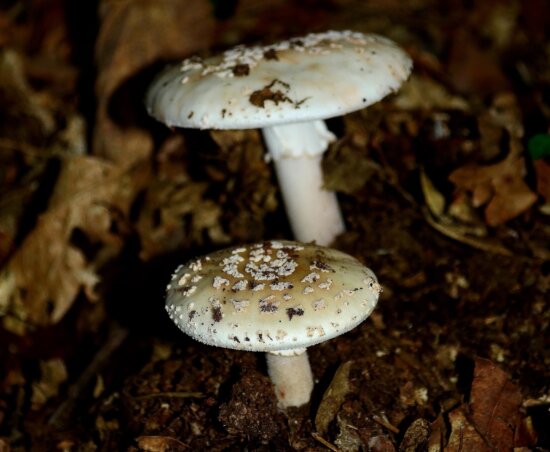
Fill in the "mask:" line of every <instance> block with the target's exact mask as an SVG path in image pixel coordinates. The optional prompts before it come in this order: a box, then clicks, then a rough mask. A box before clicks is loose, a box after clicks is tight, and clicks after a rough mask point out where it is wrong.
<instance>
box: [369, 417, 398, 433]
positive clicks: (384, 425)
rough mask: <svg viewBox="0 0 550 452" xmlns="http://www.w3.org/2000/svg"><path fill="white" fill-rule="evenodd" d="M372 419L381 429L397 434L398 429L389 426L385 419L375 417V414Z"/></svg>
mask: <svg viewBox="0 0 550 452" xmlns="http://www.w3.org/2000/svg"><path fill="white" fill-rule="evenodd" d="M372 419H373V421H374V422H376V423H377V424H380V425H381V426H382V427H384V428H387V429H388V430H389V431H390V432H393V433H399V429H398V428H397V427H396V426H395V425H392V424H390V423H389V421H388V420H387V419H384V418H383V417H380V416H377V415H376V414H375V415H373V416H372Z"/></svg>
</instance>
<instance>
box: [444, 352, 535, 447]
mask: <svg viewBox="0 0 550 452" xmlns="http://www.w3.org/2000/svg"><path fill="white" fill-rule="evenodd" d="M521 401H522V396H521V393H520V391H519V389H518V388H517V386H515V385H514V384H513V383H512V382H511V381H510V379H509V377H508V375H507V374H506V373H505V372H504V371H503V370H501V369H499V368H498V367H497V366H495V365H494V364H493V363H492V362H491V361H489V360H487V359H482V358H478V359H476V362H475V367H474V378H473V381H472V388H471V392H470V402H469V403H468V404H463V405H461V406H460V407H458V408H456V409H454V410H453V411H451V412H450V413H449V423H450V426H451V434H450V437H449V441H448V443H447V446H446V447H445V450H448V451H470V450H475V451H480V452H484V451H493V450H498V451H511V450H512V449H513V448H514V447H522V446H530V445H532V444H528V443H529V442H530V441H532V438H531V437H529V435H521V434H520V433H521V432H522V431H523V430H525V428H524V424H523V415H522V413H521Z"/></svg>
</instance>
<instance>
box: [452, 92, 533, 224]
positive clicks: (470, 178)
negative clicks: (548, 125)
mask: <svg viewBox="0 0 550 452" xmlns="http://www.w3.org/2000/svg"><path fill="white" fill-rule="evenodd" d="M480 132H481V133H482V139H481V145H482V155H484V156H485V157H484V158H485V159H491V158H494V157H495V155H497V154H498V153H499V152H502V153H504V154H505V155H506V157H505V158H503V159H502V160H501V161H499V162H497V163H493V164H484V163H473V164H467V165H465V166H463V167H460V168H457V169H456V170H454V171H453V172H452V173H451V174H450V175H449V180H450V181H451V182H452V183H453V184H454V185H455V186H456V189H457V192H458V194H459V195H460V193H461V192H466V193H468V194H469V195H470V197H471V203H472V205H473V207H480V206H483V205H485V206H486V207H485V221H486V223H487V224H488V225H489V226H498V225H501V224H504V223H506V222H507V221H509V220H511V219H512V218H515V217H517V216H518V215H520V214H521V213H523V212H525V211H526V210H527V209H529V208H530V207H531V206H532V205H533V204H534V203H535V202H536V199H537V197H536V195H535V194H534V193H533V192H532V191H531V190H530V188H529V187H528V185H527V184H526V182H525V180H524V178H525V176H526V172H527V171H526V168H525V159H524V156H523V155H524V149H523V145H522V143H521V139H522V137H523V123H522V120H521V112H520V110H519V106H518V103H517V99H516V98H515V97H514V96H513V95H512V94H509V93H503V94H500V95H498V96H496V97H495V99H494V101H493V105H492V106H491V108H490V109H489V111H488V113H487V114H486V115H484V116H482V118H481V120H480ZM503 132H506V134H505V135H506V137H507V138H508V149H506V150H503V149H502V145H501V141H502V138H501V137H502V136H503Z"/></svg>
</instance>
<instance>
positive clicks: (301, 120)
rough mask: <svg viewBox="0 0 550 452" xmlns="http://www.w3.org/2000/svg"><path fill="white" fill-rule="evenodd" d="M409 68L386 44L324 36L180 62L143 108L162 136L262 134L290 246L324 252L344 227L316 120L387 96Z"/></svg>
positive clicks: (325, 139) (359, 36) (326, 135)
mask: <svg viewBox="0 0 550 452" xmlns="http://www.w3.org/2000/svg"><path fill="white" fill-rule="evenodd" d="M411 67H412V63H411V60H410V58H409V57H408V56H407V54H406V53H405V52H404V51H403V50H401V49H400V48H399V47H397V45H395V44H394V43H393V42H392V41H390V40H388V39H386V38H383V37H381V36H377V35H369V34H363V33H358V32H352V31H328V32H325V33H316V34H309V35H307V36H304V37H301V38H294V39H290V40H288V41H283V42H280V43H278V44H273V45H269V46H266V47H260V46H256V47H243V46H240V47H236V48H233V49H231V50H228V51H226V52H225V53H223V54H222V55H220V56H216V57H212V58H208V59H201V58H197V57H193V58H189V59H187V60H185V61H183V63H182V64H180V65H179V66H176V67H172V68H169V69H168V70H166V71H165V72H163V73H162V74H160V75H159V76H158V77H157V79H156V80H155V81H154V82H153V84H152V85H151V87H150V88H149V90H148V93H147V96H146V106H147V109H148V112H149V114H150V115H152V116H153V117H155V118H156V119H158V120H159V121H162V122H164V123H166V124H167V125H168V126H170V127H172V126H178V127H191V128H200V129H250V128H257V127H260V128H262V133H263V137H264V141H265V144H266V146H267V148H268V151H269V156H270V157H271V158H272V159H273V160H274V162H275V170H276V173H277V177H278V180H279V185H280V188H281V193H282V196H283V200H284V203H285V205H286V211H287V215H288V218H289V221H290V224H291V227H292V230H293V233H294V236H295V238H296V239H297V240H299V241H303V242H309V241H316V242H317V243H318V244H320V245H328V244H329V243H330V242H331V241H332V240H333V239H334V237H335V236H336V235H338V234H339V233H341V232H343V231H344V221H343V218H342V214H341V212H340V208H339V206H338V201H337V199H336V194H335V193H334V192H332V191H327V190H325V189H323V175H322V169H321V158H322V153H323V152H324V151H325V150H326V148H327V146H328V144H329V143H330V142H331V141H333V140H334V135H333V134H332V133H331V132H330V131H329V130H328V129H327V127H326V125H325V123H324V121H323V119H326V118H331V117H335V116H340V115H343V114H345V113H349V112H352V111H355V110H359V109H361V108H364V107H366V106H368V105H371V104H373V103H375V102H377V101H379V100H380V99H382V98H383V97H384V96H386V95H387V94H389V93H391V92H393V91H396V90H397V89H398V88H399V87H400V85H401V84H402V82H403V81H404V80H405V79H407V77H408V76H409V74H410V71H411Z"/></svg>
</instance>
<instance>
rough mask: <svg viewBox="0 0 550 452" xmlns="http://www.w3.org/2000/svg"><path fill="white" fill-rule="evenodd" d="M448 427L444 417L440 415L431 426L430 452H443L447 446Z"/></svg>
mask: <svg viewBox="0 0 550 452" xmlns="http://www.w3.org/2000/svg"><path fill="white" fill-rule="evenodd" d="M446 430H447V427H446V425H445V420H444V419H443V416H442V415H439V416H438V417H437V419H436V420H435V421H433V422H432V423H431V425H430V438H429V440H428V452H441V451H442V450H443V446H444V444H445V435H446Z"/></svg>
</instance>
